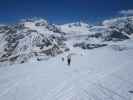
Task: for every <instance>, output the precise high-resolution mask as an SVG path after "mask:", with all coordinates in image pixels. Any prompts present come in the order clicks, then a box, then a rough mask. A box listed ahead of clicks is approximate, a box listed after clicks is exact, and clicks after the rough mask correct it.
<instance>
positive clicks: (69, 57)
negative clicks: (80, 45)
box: [67, 55, 71, 66]
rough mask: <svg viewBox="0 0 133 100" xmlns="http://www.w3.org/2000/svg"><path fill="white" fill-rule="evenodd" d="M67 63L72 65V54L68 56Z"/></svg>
mask: <svg viewBox="0 0 133 100" xmlns="http://www.w3.org/2000/svg"><path fill="white" fill-rule="evenodd" d="M67 64H68V65H69V66H70V65H71V56H70V55H68V56H67Z"/></svg>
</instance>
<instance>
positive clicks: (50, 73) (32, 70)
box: [0, 40, 133, 100]
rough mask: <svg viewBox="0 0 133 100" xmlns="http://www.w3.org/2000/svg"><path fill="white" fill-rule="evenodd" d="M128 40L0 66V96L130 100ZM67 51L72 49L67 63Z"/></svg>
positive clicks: (1, 99)
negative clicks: (70, 57)
mask: <svg viewBox="0 0 133 100" xmlns="http://www.w3.org/2000/svg"><path fill="white" fill-rule="evenodd" d="M132 43H133V41H132V40H128V41H123V42H117V43H113V42H112V43H109V45H108V46H106V47H102V48H97V49H93V50H82V49H80V48H71V49H72V50H71V51H69V52H66V53H63V54H61V55H58V56H57V57H54V58H51V59H49V60H48V61H41V62H35V63H32V62H30V63H25V64H22V65H13V66H10V67H1V68H0V100H131V97H132V95H133V94H130V93H129V91H133V68H132V67H133V66H132V65H133V44H132ZM122 47H124V49H122V50H121V48H122ZM116 48H117V49H116ZM69 53H73V55H72V63H71V65H70V66H68V65H67V61H66V56H67V55H68V54H69ZM62 57H64V58H65V59H64V61H62V59H61V58H62Z"/></svg>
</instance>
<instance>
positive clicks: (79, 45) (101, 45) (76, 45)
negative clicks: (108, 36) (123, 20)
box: [74, 42, 107, 49]
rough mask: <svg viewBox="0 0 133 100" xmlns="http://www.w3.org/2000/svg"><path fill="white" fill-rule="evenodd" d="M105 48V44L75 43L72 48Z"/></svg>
mask: <svg viewBox="0 0 133 100" xmlns="http://www.w3.org/2000/svg"><path fill="white" fill-rule="evenodd" d="M104 46H107V44H89V43H85V42H83V43H77V44H75V45H74V47H80V48H82V49H94V48H100V47H104Z"/></svg>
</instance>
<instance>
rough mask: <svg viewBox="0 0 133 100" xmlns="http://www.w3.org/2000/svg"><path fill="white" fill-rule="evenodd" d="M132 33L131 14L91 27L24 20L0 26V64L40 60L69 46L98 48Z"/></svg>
mask: <svg viewBox="0 0 133 100" xmlns="http://www.w3.org/2000/svg"><path fill="white" fill-rule="evenodd" d="M132 34H133V17H132V16H131V17H120V18H114V19H110V20H105V21H103V22H102V24H101V25H95V26H94V25H89V24H87V23H84V22H75V23H68V24H64V25H55V24H49V23H48V22H47V21H46V20H44V19H25V20H22V21H20V22H19V23H17V24H14V25H1V26H0V48H1V49H0V65H3V64H4V66H5V64H7V65H9V64H14V63H24V62H27V61H28V60H29V59H31V58H36V59H37V60H42V59H45V58H47V57H50V56H55V55H58V54H60V53H63V52H64V51H68V50H69V49H71V47H72V46H74V47H81V48H88V49H91V48H98V47H102V46H106V45H107V44H108V43H107V41H122V40H126V39H130V38H132ZM104 42H106V44H105V43H104Z"/></svg>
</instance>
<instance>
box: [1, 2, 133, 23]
mask: <svg viewBox="0 0 133 100" xmlns="http://www.w3.org/2000/svg"><path fill="white" fill-rule="evenodd" d="M129 9H131V10H132V9H133V0H0V23H14V22H17V21H18V20H20V19H24V18H29V17H42V18H45V19H47V20H48V21H50V22H52V23H59V24H60V23H67V22H73V21H79V20H83V21H88V22H90V23H95V22H97V21H101V20H103V19H106V18H110V17H114V16H118V15H119V14H118V12H119V11H122V10H125V11H127V10H129Z"/></svg>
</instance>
